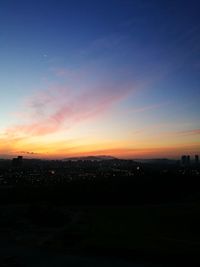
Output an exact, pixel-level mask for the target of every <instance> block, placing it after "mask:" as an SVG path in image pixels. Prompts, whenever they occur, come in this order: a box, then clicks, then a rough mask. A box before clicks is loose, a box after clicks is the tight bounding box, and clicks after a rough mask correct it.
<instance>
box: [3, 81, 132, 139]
mask: <svg viewBox="0 0 200 267" xmlns="http://www.w3.org/2000/svg"><path fill="white" fill-rule="evenodd" d="M131 90H134V88H133V87H132V86H131V85H127V84H121V85H118V84H115V83H113V84H112V83H111V84H108V83H103V82H102V83H101V84H100V85H99V86H95V87H90V88H87V90H74V89H71V90H70V89H69V87H68V86H66V87H64V86H62V87H61V88H60V87H59V86H58V87H56V86H55V87H53V88H49V89H47V90H45V91H43V92H42V93H39V94H37V95H35V96H33V97H32V98H29V100H28V102H27V105H26V107H25V108H24V109H25V114H26V117H27V118H28V119H26V120H25V122H22V123H18V124H16V125H14V126H11V127H9V128H8V129H7V131H6V133H7V135H8V136H16V135H18V134H19V135H20V134H21V135H25V136H26V135H28V136H40V135H46V134H51V133H54V132H57V131H59V130H61V129H62V128H65V129H67V128H69V127H72V126H73V125H74V124H76V123H78V122H82V121H84V120H88V119H92V118H96V117H97V116H100V115H102V114H104V113H105V112H106V111H108V110H109V109H110V108H111V106H112V105H113V104H114V103H117V102H118V101H120V100H121V99H123V98H124V97H125V96H126V95H127V94H128V93H129V92H130V91H131ZM74 92H75V93H74ZM27 114H28V115H27ZM22 116H23V112H22Z"/></svg>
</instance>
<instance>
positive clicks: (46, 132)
mask: <svg viewBox="0 0 200 267" xmlns="http://www.w3.org/2000/svg"><path fill="white" fill-rule="evenodd" d="M199 7H200V3H199V1H144V0H141V1H131V0H123V1H122V0H109V1H88V0H85V1H62V0H59V1H54V0H53V1H52V0H49V1H22V0H18V1H11V0H7V1H1V3H0V33H1V34H0V44H1V45H0V47H1V48H0V77H1V78H0V88H1V105H0V113H1V124H0V157H1V158H12V157H14V156H16V155H23V156H24V157H30V158H34V157H35V158H49V159H55V158H56V159H62V158H66V157H74V156H89V155H110V156H114V157H120V158H155V157H169V158H180V156H181V155H183V154H189V155H191V156H194V155H195V154H199V151H200V138H199V136H200V120H199V114H200V105H199V101H200V93H199V90H200V89H199V88H200V79H199V73H200V49H199V48H200V18H199Z"/></svg>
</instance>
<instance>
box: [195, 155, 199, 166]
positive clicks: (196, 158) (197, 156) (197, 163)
mask: <svg viewBox="0 0 200 267" xmlns="http://www.w3.org/2000/svg"><path fill="white" fill-rule="evenodd" d="M195 164H196V165H199V155H195Z"/></svg>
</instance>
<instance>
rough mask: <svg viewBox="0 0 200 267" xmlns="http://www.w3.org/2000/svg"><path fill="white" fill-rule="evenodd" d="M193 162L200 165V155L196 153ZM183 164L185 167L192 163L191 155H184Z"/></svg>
mask: <svg viewBox="0 0 200 267" xmlns="http://www.w3.org/2000/svg"><path fill="white" fill-rule="evenodd" d="M193 163H195V165H199V155H195V157H194V161H193ZM181 164H182V166H184V167H188V166H190V164H191V158H190V155H183V156H182V157H181Z"/></svg>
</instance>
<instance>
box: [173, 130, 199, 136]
mask: <svg viewBox="0 0 200 267" xmlns="http://www.w3.org/2000/svg"><path fill="white" fill-rule="evenodd" d="M177 134H180V135H200V129H192V130H186V131H178V132H177Z"/></svg>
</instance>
